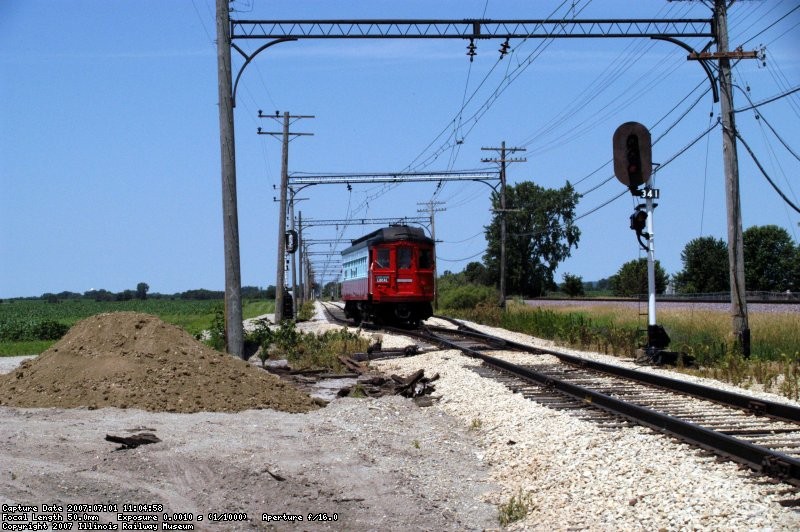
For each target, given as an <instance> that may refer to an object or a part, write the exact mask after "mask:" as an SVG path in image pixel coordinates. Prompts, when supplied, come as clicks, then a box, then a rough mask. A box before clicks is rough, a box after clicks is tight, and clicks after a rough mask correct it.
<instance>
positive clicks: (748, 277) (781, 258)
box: [742, 225, 800, 292]
mask: <svg viewBox="0 0 800 532" xmlns="http://www.w3.org/2000/svg"><path fill="white" fill-rule="evenodd" d="M742 237H743V239H744V278H745V283H746V286H747V289H748V290H763V291H767V292H783V291H785V290H792V291H795V290H800V279H798V276H797V272H798V270H799V269H800V266H798V261H800V253H798V248H797V246H795V244H794V242H792V237H791V236H789V233H788V232H787V231H786V229H784V228H782V227H778V226H777V225H762V226H758V225H755V226H753V227H750V228H748V229H747V230H745V232H744V233H743V234H742Z"/></svg>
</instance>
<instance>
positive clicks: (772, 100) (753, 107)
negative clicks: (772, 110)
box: [733, 86, 800, 113]
mask: <svg viewBox="0 0 800 532" xmlns="http://www.w3.org/2000/svg"><path fill="white" fill-rule="evenodd" d="M798 91H800V86H798V87H795V88H793V89H791V90H788V91H786V92H783V93H781V94H778V95H777V96H773V97H772V98H768V99H766V100H764V101H762V102H758V103H755V104H754V103H753V101H752V100H750V97H748V98H747V99H748V100H749V101H750V103H751V105H750V107H744V108H742V109H734V111H733V112H734V113H741V112H742V111H749V110H750V109H756V108H758V107H761V106H762V105H766V104H768V103H772V102H774V101H776V100H780V99H781V98H785V97H787V96H789V95H792V94H794V93H795V92H798Z"/></svg>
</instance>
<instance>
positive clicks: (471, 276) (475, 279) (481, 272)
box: [464, 262, 492, 285]
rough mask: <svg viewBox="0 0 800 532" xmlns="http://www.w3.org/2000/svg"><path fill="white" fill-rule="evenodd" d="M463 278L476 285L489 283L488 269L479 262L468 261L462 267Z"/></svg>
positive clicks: (490, 282)
mask: <svg viewBox="0 0 800 532" xmlns="http://www.w3.org/2000/svg"><path fill="white" fill-rule="evenodd" d="M464 279H465V280H466V281H467V282H468V283H472V284H476V285H491V284H492V281H491V278H490V276H489V270H487V269H486V266H484V265H483V264H481V263H480V262H470V263H469V264H467V266H466V267H465V268H464Z"/></svg>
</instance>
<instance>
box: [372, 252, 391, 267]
mask: <svg viewBox="0 0 800 532" xmlns="http://www.w3.org/2000/svg"><path fill="white" fill-rule="evenodd" d="M375 262H376V263H377V264H378V268H388V267H389V250H388V249H378V258H377V259H375Z"/></svg>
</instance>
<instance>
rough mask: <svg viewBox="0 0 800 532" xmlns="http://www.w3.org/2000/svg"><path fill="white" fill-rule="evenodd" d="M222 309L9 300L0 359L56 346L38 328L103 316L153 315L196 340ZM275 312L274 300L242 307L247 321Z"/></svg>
mask: <svg viewBox="0 0 800 532" xmlns="http://www.w3.org/2000/svg"><path fill="white" fill-rule="evenodd" d="M222 306H223V303H222V301H220V300H203V301H197V300H182V299H174V300H173V299H148V300H143V301H141V300H130V301H108V302H103V301H92V300H67V301H63V302H61V303H55V304H54V303H47V302H46V301H42V300H7V301H4V302H3V303H0V356H18V355H32V354H39V353H41V352H43V351H45V350H47V349H48V348H49V347H50V346H51V345H53V344H54V343H55V342H56V340H40V339H37V338H36V337H35V335H34V334H32V333H31V331H33V330H34V329H36V326H37V325H40V324H42V323H50V322H55V323H57V324H61V325H64V326H67V327H71V326H73V325H74V324H75V323H77V322H78V321H80V320H82V319H84V318H87V317H89V316H93V315H95V314H101V313H104V312H122V311H130V312H143V313H146V314H153V315H155V316H158V317H159V318H161V319H162V320H164V321H166V322H168V323H172V324H174V325H177V326H179V327H181V328H183V329H185V330H186V331H187V332H189V333H190V334H191V335H193V336H196V335H197V334H198V333H200V332H201V331H203V330H206V329H208V328H209V327H210V326H211V324H212V321H213V320H214V316H215V312H216V310H217V309H219V308H222ZM274 311H275V302H274V301H273V300H247V301H245V302H244V304H243V307H242V314H243V316H244V318H245V319H247V318H253V317H256V316H260V315H262V314H268V313H271V312H274ZM4 333H5V334H4Z"/></svg>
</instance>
